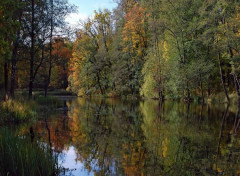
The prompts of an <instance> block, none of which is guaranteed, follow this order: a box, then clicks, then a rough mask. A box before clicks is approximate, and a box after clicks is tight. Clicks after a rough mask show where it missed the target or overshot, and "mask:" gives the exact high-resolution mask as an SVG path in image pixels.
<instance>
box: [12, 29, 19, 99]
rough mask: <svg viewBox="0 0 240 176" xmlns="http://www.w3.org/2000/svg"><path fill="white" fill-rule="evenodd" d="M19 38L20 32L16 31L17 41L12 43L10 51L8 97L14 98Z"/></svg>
mask: <svg viewBox="0 0 240 176" xmlns="http://www.w3.org/2000/svg"><path fill="white" fill-rule="evenodd" d="M19 38H20V30H18V31H17V39H16V41H15V42H14V48H13V51H12V70H11V88H10V95H11V97H12V98H13V97H14V89H15V74H16V65H17V51H18V46H19Z"/></svg>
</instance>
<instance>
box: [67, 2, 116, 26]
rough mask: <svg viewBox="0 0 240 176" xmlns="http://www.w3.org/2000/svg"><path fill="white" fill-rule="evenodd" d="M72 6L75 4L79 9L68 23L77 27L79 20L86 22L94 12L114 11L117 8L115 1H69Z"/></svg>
mask: <svg viewBox="0 0 240 176" xmlns="http://www.w3.org/2000/svg"><path fill="white" fill-rule="evenodd" d="M68 1H69V3H70V4H74V5H76V6H77V7H78V13H72V14H70V15H69V16H68V17H67V18H66V21H67V22H69V23H70V25H73V26H75V25H77V22H78V21H79V20H85V19H86V18H87V17H88V16H91V15H92V14H93V11H94V10H98V9H104V8H107V9H113V8H114V7H116V5H117V4H116V3H114V2H113V0H68Z"/></svg>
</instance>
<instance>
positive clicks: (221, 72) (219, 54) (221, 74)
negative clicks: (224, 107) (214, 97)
mask: <svg viewBox="0 0 240 176" xmlns="http://www.w3.org/2000/svg"><path fill="white" fill-rule="evenodd" d="M218 66H219V71H220V76H221V81H222V86H223V90H224V93H225V96H226V98H227V101H228V103H229V102H230V100H229V97H228V92H227V89H226V86H225V81H224V76H223V71H222V63H221V52H220V51H218Z"/></svg>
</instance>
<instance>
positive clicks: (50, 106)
mask: <svg viewBox="0 0 240 176" xmlns="http://www.w3.org/2000/svg"><path fill="white" fill-rule="evenodd" d="M61 106H62V102H61V101H60V100H59V99H58V98H56V97H50V96H49V97H44V96H41V95H36V96H34V97H33V99H32V100H29V99H24V97H22V96H18V97H16V98H15V99H14V100H13V99H9V100H7V101H2V102H0V114H1V116H0V123H5V122H17V123H19V122H25V121H29V120H31V119H34V118H37V117H38V116H39V115H41V113H42V112H46V111H47V112H54V110H56V109H57V108H58V107H61Z"/></svg>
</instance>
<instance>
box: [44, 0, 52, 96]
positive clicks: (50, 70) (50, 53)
mask: <svg viewBox="0 0 240 176" xmlns="http://www.w3.org/2000/svg"><path fill="white" fill-rule="evenodd" d="M50 30H51V31H50V50H49V69H48V78H47V82H46V86H45V97H46V96H47V93H48V87H49V84H50V81H51V74H52V39H53V0H51V29H50Z"/></svg>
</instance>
